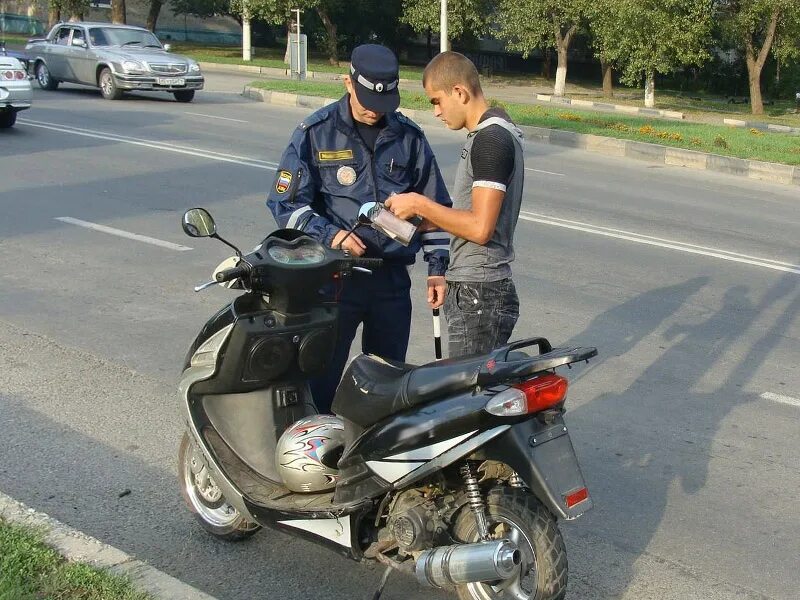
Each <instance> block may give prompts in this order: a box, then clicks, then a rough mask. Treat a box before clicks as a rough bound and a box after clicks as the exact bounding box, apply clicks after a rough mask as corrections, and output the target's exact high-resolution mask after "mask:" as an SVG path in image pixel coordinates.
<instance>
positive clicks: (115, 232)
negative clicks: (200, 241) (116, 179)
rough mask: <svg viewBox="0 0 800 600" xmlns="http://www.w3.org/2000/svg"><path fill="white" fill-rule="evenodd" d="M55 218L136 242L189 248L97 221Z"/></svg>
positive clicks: (165, 246) (171, 248)
mask: <svg viewBox="0 0 800 600" xmlns="http://www.w3.org/2000/svg"><path fill="white" fill-rule="evenodd" d="M55 220H56V221H61V222H62V223H69V224H70V225H77V226H78V227H86V228H87V229H94V230H95V231H102V232H103V233H109V234H111V235H116V236H119V237H123V238H127V239H129V240H136V241H137V242H144V243H146V244H152V245H154V246H161V247H162V248H168V249H170V250H176V251H177V252H186V251H187V250H191V248H189V246H181V245H180V244H173V243H172V242H165V241H164V240H159V239H156V238H151V237H148V236H146V235H139V234H138V233H131V232H130V231H123V230H122V229H114V228H113V227H106V226H105V225H99V224H97V223H92V222H90V221H81V220H80V219H73V218H72V217H55Z"/></svg>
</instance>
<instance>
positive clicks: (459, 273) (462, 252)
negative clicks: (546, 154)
mask: <svg viewBox="0 0 800 600" xmlns="http://www.w3.org/2000/svg"><path fill="white" fill-rule="evenodd" d="M522 144H523V137H522V132H521V131H520V130H519V129H518V128H517V127H516V126H515V125H514V124H513V123H512V122H511V119H510V118H509V117H508V115H507V114H506V113H505V111H503V110H501V109H490V110H488V111H486V113H484V115H483V116H482V117H481V120H480V122H479V123H478V126H477V127H476V128H475V130H474V131H471V132H470V133H469V135H468V136H467V142H466V144H464V148H463V150H462V151H461V160H460V162H459V164H458V170H457V172H456V181H455V185H454V186H453V194H452V197H453V208H458V209H462V210H468V209H470V208H471V207H472V189H473V188H475V187H490V188H493V189H499V190H502V191H504V192H505V196H504V197H503V205H502V206H501V207H500V214H499V215H498V217H497V224H496V226H495V230H494V233H493V234H492V237H491V239H490V240H489V241H488V242H487V243H486V245H483V246H481V245H479V244H475V243H474V242H470V241H468V240H465V239H463V238H457V237H454V238H453V240H452V242H451V243H450V267H449V268H448V270H447V273H446V278H447V279H448V280H449V281H471V282H481V281H499V280H501V279H506V278H508V277H511V262H512V261H513V260H514V243H513V240H514V229H515V227H516V225H517V219H518V218H519V211H520V206H521V205H522V190H523V184H524V180H525V164H524V157H523V149H522Z"/></svg>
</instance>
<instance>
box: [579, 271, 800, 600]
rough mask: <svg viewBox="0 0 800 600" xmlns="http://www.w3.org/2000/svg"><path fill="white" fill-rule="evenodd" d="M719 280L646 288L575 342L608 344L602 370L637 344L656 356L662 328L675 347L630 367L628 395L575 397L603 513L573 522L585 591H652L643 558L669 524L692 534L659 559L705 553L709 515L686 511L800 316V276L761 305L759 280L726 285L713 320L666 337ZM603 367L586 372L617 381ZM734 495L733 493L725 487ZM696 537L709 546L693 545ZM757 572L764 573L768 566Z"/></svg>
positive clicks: (724, 533)
mask: <svg viewBox="0 0 800 600" xmlns="http://www.w3.org/2000/svg"><path fill="white" fill-rule="evenodd" d="M708 281H709V279H708V278H706V277H702V278H696V279H692V280H689V281H687V282H685V283H683V284H679V285H677V286H670V287H666V288H659V289H656V290H652V291H650V292H647V293H645V294H642V295H640V296H638V297H637V298H634V299H633V300H631V301H629V302H626V303H623V304H621V305H620V306H618V307H615V308H613V309H611V310H609V311H607V312H606V313H603V314H602V315H599V316H598V317H597V318H596V319H595V320H594V321H593V322H592V324H591V325H590V326H589V327H588V328H587V329H586V331H584V332H583V333H581V334H579V335H577V336H575V337H574V338H573V340H571V341H570V343H576V345H578V344H580V345H597V346H600V348H599V350H600V356H599V357H598V358H599V359H600V360H597V361H596V363H595V365H594V366H593V369H600V368H602V366H603V363H604V361H605V362H608V361H610V360H612V359H617V358H619V359H622V360H623V361H624V360H625V356H626V355H629V353H631V352H633V351H634V350H636V351H639V352H641V353H642V354H644V355H645V356H647V355H648V354H651V355H652V354H654V352H653V348H652V346H651V347H649V348H648V347H644V346H641V345H640V344H639V342H642V341H643V340H644V339H645V337H647V336H648V335H650V334H653V333H655V336H656V340H658V339H659V337H660V340H661V341H662V343H661V345H659V349H663V350H664V351H663V352H661V353H655V354H656V358H655V360H653V361H652V362H651V363H650V364H649V365H648V366H646V367H645V368H644V369H643V370H642V371H641V373H640V374H638V375H632V374H629V375H628V377H627V380H628V381H629V383H628V384H627V388H625V389H622V390H621V391H620V392H605V393H601V394H599V395H598V396H596V397H595V398H593V399H590V400H589V401H587V402H585V403H584V404H581V405H579V406H577V408H575V409H573V410H570V406H569V401H568V404H567V415H566V419H567V424H568V426H570V427H571V429H572V432H573V442H574V443H575V445H576V450H577V451H578V456H579V460H580V461H581V465H582V468H583V471H584V476H585V477H586V479H587V483H588V485H589V489H590V491H591V493H592V496H593V498H594V502H595V510H593V511H590V512H589V513H587V514H586V517H585V518H584V519H583V522H582V523H576V524H575V525H574V526H573V525H571V524H570V525H567V526H566V527H565V530H566V534H567V538H568V542H569V541H570V540H571V541H572V543H573V544H572V545H573V549H574V550H576V553H575V554H572V553H571V556H570V559H571V560H570V563H571V566H572V572H571V576H575V579H574V580H573V583H572V584H571V588H572V589H573V593H574V592H575V591H577V592H578V593H577V597H582V596H585V595H586V594H589V595H590V596H591V597H593V598H598V599H599V598H619V597H626V598H640V597H650V596H647V594H648V593H649V592H648V591H647V585H648V583H647V582H646V581H643V580H642V579H639V580H637V579H636V573H637V568H638V570H640V571H641V569H642V568H643V567H642V565H641V564H638V565H637V563H639V561H640V559H641V557H642V556H644V555H647V554H654V553H655V554H657V552H658V551H657V550H652V549H651V545H652V544H653V542H654V538H655V537H656V535H657V534H660V533H662V532H661V527H662V523H664V524H665V525H666V526H667V527H675V526H677V528H678V529H680V530H685V531H686V532H687V534H686V535H687V539H686V540H685V545H682V546H681V548H680V549H679V550H673V551H672V552H669V556H668V557H664V558H655V560H656V562H658V561H667V562H668V561H676V562H678V563H679V564H692V563H693V559H692V557H695V558H696V557H697V556H698V555H699V553H700V552H701V550H702V547H699V540H700V539H701V538H700V537H698V536H700V535H701V534H700V533H698V532H701V531H702V532H705V533H706V534H708V533H709V532H710V531H711V530H710V529H709V525H708V524H707V523H705V522H704V520H703V518H702V516H701V515H699V514H694V515H693V514H686V513H685V512H683V513H681V512H680V511H686V509H689V510H695V509H696V507H697V506H698V503H699V502H701V500H699V499H692V498H691V497H692V496H697V495H698V494H701V493H702V494H706V493H708V491H707V490H705V489H704V488H705V487H706V486H707V485H708V480H709V461H710V460H711V459H712V453H713V452H714V445H715V438H716V437H717V433H718V431H719V429H720V426H721V424H722V422H723V421H724V420H725V419H726V418H727V417H728V416H729V415H730V414H731V412H732V411H734V410H736V409H737V408H738V407H740V406H742V405H744V404H747V403H750V402H752V401H753V400H754V396H753V394H752V393H747V392H746V391H744V390H745V389H746V387H747V385H748V383H750V382H751V380H752V378H753V377H754V375H755V374H756V373H757V372H758V370H759V367H761V366H762V365H763V364H764V363H765V362H766V361H767V360H768V359H769V356H770V354H771V352H772V350H773V349H774V348H775V346H776V345H777V344H778V343H779V342H780V339H781V336H782V335H783V333H784V332H785V331H786V329H787V328H788V327H790V326H791V325H792V324H793V322H794V320H795V319H796V318H797V316H798V314H800V294H798V293H797V290H798V284H800V279H798V277H797V276H796V275H793V274H787V275H786V276H784V277H782V278H781V279H779V280H777V282H776V283H775V285H773V286H772V287H771V288H769V289H768V290H766V291H765V292H764V293H763V295H762V296H761V299H760V300H757V301H754V300H753V299H752V298H753V297H754V296H757V293H756V292H754V291H751V290H750V289H749V287H748V286H745V285H734V286H732V287H730V288H729V289H728V290H727V291H726V292H725V293H724V296H723V298H722V302H721V307H720V308H719V309H718V310H716V311H715V312H713V313H712V314H710V315H709V316H708V317H707V318H705V319H704V320H701V321H699V322H688V321H686V322H677V323H674V324H671V325H667V326H666V329H665V330H664V331H663V333H661V334H660V335H659V334H658V333H656V330H657V329H658V327H659V326H660V325H661V324H662V323H663V322H664V321H665V319H666V318H667V317H669V315H670V314H672V313H676V312H677V311H678V310H679V309H680V308H681V305H682V304H683V303H684V302H685V301H687V300H688V299H689V298H690V297H691V296H692V295H694V294H695V293H697V292H698V291H699V290H700V289H701V288H702V287H703V286H705V285H706V284H707V283H708ZM792 294H795V295H794V297H792ZM786 299H788V304H787V308H786V309H785V310H783V311H782V312H780V313H779V316H778V317H777V318H776V319H775V321H774V322H773V323H772V325H771V326H769V327H768V328H767V329H765V330H764V331H763V332H762V333H760V335H758V336H757V337H756V341H755V342H753V343H752V344H751V346H750V347H749V348H748V349H747V350H746V351H744V352H743V351H742V346H743V341H742V338H743V336H744V335H745V334H746V333H747V332H748V331H749V330H750V329H751V327H752V326H753V324H754V323H756V322H758V321H759V319H761V318H763V317H764V314H765V313H766V311H768V310H774V309H775V307H776V305H777V304H778V303H779V302H781V301H785V300H786ZM637 311H643V313H644V314H649V315H650V318H649V319H647V321H646V323H643V322H641V321H640V320H637V319H632V318H631V317H633V316H635V315H636V314H637ZM691 312H692V311H689V313H687V314H691ZM620 321H624V322H625V323H620ZM604 356H605V358H603V357H604ZM628 358H629V360H628V362H629V363H630V364H629V366H628V368H629V369H635V368H636V362H635V360H632V358H633V357H631V356H629V357H628ZM623 373H624V372H623ZM725 373H727V375H724V374H725ZM597 375H598V373H594V374H591V373H590V372H589V371H588V370H587V369H584V370H583V372H581V373H579V374H578V377H579V378H586V379H587V380H592V381H598V382H602V381H608V380H607V379H605V380H604V379H599V378H598V377H597ZM570 379H571V383H572V382H573V381H572V379H573V378H570ZM583 383H584V384H585V383H586V382H583ZM612 383H613V382H612ZM623 385H625V384H624V382H623ZM585 387H586V386H585V385H584V388H585ZM732 426H733V427H735V425H732ZM731 492H732V491H731V490H730V489H723V490H720V492H719V493H720V494H730V493H731ZM676 494H677V497H676ZM687 497H688V498H687ZM715 501H716V502H718V503H721V504H726V505H729V504H731V503H733V502H734V501H733V500H728V499H722V500H716V499H715ZM737 510H743V509H741V508H738V509H737ZM668 512H669V515H668V514H667V513H668ZM743 514H744V513H743ZM743 518H745V517H744V516H743ZM734 530H735V528H734V527H728V528H726V529H725V530H720V531H719V532H714V533H713V534H712V535H713V538H716V539H712V540H706V541H705V542H704V543H703V545H704V546H705V545H706V542H707V544H710V545H711V546H719V545H722V546H723V547H729V546H737V544H736V541H735V540H733V539H731V540H726V538H727V537H728V536H733V535H735V531H734ZM672 535H679V533H678V532H676V531H673V530H670V531H669V532H668V533H666V534H665V536H667V537H668V536H672ZM692 538H694V539H692ZM695 540H697V541H698V543H695V544H694V545H693V541H695ZM655 545H656V546H658V543H657V541H656V544H655ZM739 546H741V544H739ZM748 551H749V552H750V554H746V553H747V552H748ZM752 552H753V550H752V548H743V549H741V550H740V553H741V555H740V556H738V557H735V558H730V560H731V561H734V560H738V561H739V562H741V563H742V564H748V561H749V562H750V563H752V562H753V559H754V557H753V556H752ZM731 556H733V553H732V554H731ZM756 560H757V557H756ZM765 564H768V563H766V562H765ZM732 568H734V569H735V568H736V567H732ZM768 570H769V569H768V568H767V569H765V571H764V572H766V571H768ZM753 573H754V576H756V577H758V572H757V571H756V570H754V571H753ZM598 574H600V575H598ZM761 576H762V582H764V581H766V580H764V579H763V573H762V574H761ZM640 586H643V587H640ZM589 590H591V591H589ZM586 597H589V596H586ZM674 597H676V598H677V597H680V596H674ZM692 597H695V596H692ZM696 597H698V598H699V597H701V596H696Z"/></svg>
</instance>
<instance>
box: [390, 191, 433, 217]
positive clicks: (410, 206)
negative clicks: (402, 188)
mask: <svg viewBox="0 0 800 600" xmlns="http://www.w3.org/2000/svg"><path fill="white" fill-rule="evenodd" d="M420 199H425V196H423V195H422V194H417V193H416V192H406V193H404V194H395V195H394V196H391V197H389V198H388V199H387V200H386V208H388V209H389V210H391V211H392V213H393V214H394V215H395V216H396V217H399V218H401V219H403V220H404V221H408V220H409V219H412V218H414V217H416V216H417V215H418V214H419V209H418V208H417V207H418V205H419V202H420Z"/></svg>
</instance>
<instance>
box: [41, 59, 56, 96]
mask: <svg viewBox="0 0 800 600" xmlns="http://www.w3.org/2000/svg"><path fill="white" fill-rule="evenodd" d="M35 72H36V81H37V82H38V83H39V87H40V88H42V89H43V90H50V91H52V90H54V89H56V88H57V87H58V82H57V81H56V80H55V79H53V77H52V76H51V75H50V69H48V68H47V65H46V64H44V63H43V62H40V63H36V69H35Z"/></svg>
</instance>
